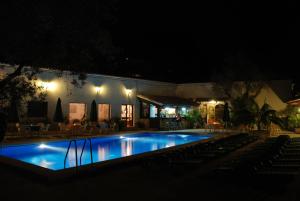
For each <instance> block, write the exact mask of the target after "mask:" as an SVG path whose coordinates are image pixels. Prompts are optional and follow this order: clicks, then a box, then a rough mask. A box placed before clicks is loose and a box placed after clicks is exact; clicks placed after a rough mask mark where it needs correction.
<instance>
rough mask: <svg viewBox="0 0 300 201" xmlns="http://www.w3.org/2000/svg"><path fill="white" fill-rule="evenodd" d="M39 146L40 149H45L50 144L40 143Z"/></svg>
mask: <svg viewBox="0 0 300 201" xmlns="http://www.w3.org/2000/svg"><path fill="white" fill-rule="evenodd" d="M38 147H39V148H40V149H45V148H47V147H48V146H47V145H45V144H43V143H42V144H40V145H39V146H38Z"/></svg>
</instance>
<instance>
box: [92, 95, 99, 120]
mask: <svg viewBox="0 0 300 201" xmlns="http://www.w3.org/2000/svg"><path fill="white" fill-rule="evenodd" d="M97 117H98V115H97V105H96V101H95V100H93V102H92V105H91V113H90V121H91V122H97V120H98V118H97Z"/></svg>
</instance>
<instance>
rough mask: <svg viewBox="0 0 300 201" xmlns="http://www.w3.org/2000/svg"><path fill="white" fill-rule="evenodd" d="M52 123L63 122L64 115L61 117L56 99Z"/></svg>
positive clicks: (58, 101) (59, 105)
mask: <svg viewBox="0 0 300 201" xmlns="http://www.w3.org/2000/svg"><path fill="white" fill-rule="evenodd" d="M53 121H54V122H58V123H61V122H64V115H63V112H62V107H61V100H60V98H58V99H57V103H56V109H55V113H54V118H53Z"/></svg>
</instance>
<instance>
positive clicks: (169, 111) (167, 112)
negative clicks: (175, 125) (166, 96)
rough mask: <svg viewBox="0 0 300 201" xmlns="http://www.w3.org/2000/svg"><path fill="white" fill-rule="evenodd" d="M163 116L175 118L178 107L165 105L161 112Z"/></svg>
mask: <svg viewBox="0 0 300 201" xmlns="http://www.w3.org/2000/svg"><path fill="white" fill-rule="evenodd" d="M160 114H161V117H163V118H175V117H176V108H173V107H165V108H163V109H162V110H161V112H160Z"/></svg>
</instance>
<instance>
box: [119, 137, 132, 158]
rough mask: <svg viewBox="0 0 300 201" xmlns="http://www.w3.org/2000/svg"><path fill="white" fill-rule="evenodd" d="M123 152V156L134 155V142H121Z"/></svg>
mask: <svg viewBox="0 0 300 201" xmlns="http://www.w3.org/2000/svg"><path fill="white" fill-rule="evenodd" d="M121 152H122V156H130V155H132V141H131V140H128V141H122V142H121Z"/></svg>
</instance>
